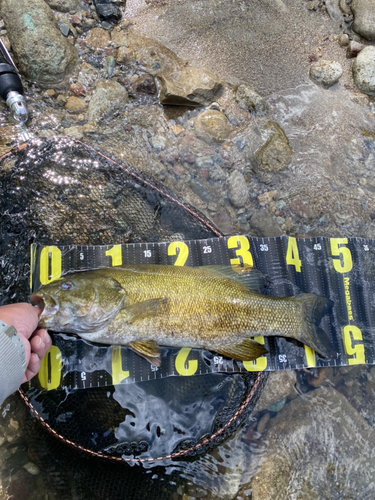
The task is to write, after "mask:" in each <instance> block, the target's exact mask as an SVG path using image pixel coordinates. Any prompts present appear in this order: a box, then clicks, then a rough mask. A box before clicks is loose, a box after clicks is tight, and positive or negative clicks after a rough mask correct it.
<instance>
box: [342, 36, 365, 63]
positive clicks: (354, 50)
mask: <svg viewBox="0 0 375 500" xmlns="http://www.w3.org/2000/svg"><path fill="white" fill-rule="evenodd" d="M364 48H365V45H363V43H358V42H356V41H355V40H351V41H350V42H349V44H348V47H347V49H346V57H347V58H348V59H351V58H352V57H357V55H358V54H359V53H360V52H361V50H363V49H364Z"/></svg>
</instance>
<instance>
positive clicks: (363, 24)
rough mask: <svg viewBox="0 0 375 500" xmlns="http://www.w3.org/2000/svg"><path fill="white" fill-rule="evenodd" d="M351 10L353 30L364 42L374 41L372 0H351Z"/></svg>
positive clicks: (374, 25)
mask: <svg viewBox="0 0 375 500" xmlns="http://www.w3.org/2000/svg"><path fill="white" fill-rule="evenodd" d="M351 9H352V11H353V14H354V21H353V30H354V31H355V32H356V33H358V35H361V36H362V37H363V38H365V39H366V40H375V2H374V0H353V2H352V4H351Z"/></svg>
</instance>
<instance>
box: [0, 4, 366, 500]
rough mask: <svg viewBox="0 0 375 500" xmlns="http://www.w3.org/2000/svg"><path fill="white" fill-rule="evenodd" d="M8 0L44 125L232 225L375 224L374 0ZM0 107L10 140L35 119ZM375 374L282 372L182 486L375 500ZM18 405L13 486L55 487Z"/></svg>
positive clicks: (1, 27) (7, 417)
mask: <svg viewBox="0 0 375 500" xmlns="http://www.w3.org/2000/svg"><path fill="white" fill-rule="evenodd" d="M0 9H1V10H0V14H1V20H0V36H1V38H2V40H3V42H4V43H5V45H6V46H7V47H8V48H9V50H10V52H11V54H12V56H13V57H14V60H15V62H16V64H17V66H18V68H19V70H20V72H21V75H22V79H23V83H24V86H25V89H26V96H27V100H28V105H29V108H30V120H29V122H28V127H27V129H28V133H29V134H31V135H32V136H34V137H49V136H54V135H70V136H73V137H75V138H78V139H80V140H82V141H84V142H87V143H89V144H92V145H94V146H97V147H99V148H100V149H101V150H102V151H104V152H106V153H109V154H111V155H113V156H114V157H117V158H118V159H119V160H121V159H124V160H126V161H127V162H128V163H129V164H131V165H134V166H135V167H137V168H138V169H139V170H140V171H142V172H144V173H146V174H148V175H151V176H152V177H154V178H156V179H157V180H159V181H162V182H163V183H164V184H165V185H166V186H167V187H169V188H171V189H173V190H174V191H175V192H177V193H178V194H180V195H181V197H182V198H184V199H185V200H186V201H188V202H190V203H191V204H193V205H195V206H196V207H197V208H199V209H200V210H201V211H203V212H204V213H205V214H206V215H207V216H208V217H209V218H210V219H212V220H213V221H214V222H215V223H216V224H217V225H218V227H219V228H220V229H221V230H222V231H223V232H224V233H226V234H230V233H247V234H251V235H254V236H277V235H281V234H288V235H293V236H297V237H303V236H318V235H322V236H341V237H348V236H357V237H364V238H371V239H374V238H375V169H374V160H375V101H374V96H375V58H374V51H375V46H374V41H375V9H374V5H373V1H372V0H352V1H351V0H325V1H319V0H285V1H282V0H241V1H238V0H226V1H225V2H224V1H222V0H200V1H199V2H197V1H195V0H187V1H185V2H183V1H179V0H128V1H127V3H126V2H125V1H123V0H112V1H104V0H103V1H98V0H97V1H95V2H94V1H91V0H46V1H44V0H2V1H1V3H0ZM0 106H1V107H0V127H1V128H0V147H1V151H7V150H9V149H10V148H11V147H12V146H14V145H15V144H17V143H18V142H19V141H22V140H23V136H22V133H23V132H22V131H21V130H20V127H19V126H18V125H17V124H16V123H15V122H14V120H13V119H12V118H11V116H10V113H9V110H8V109H7V107H6V106H5V104H1V105H0ZM373 378H374V374H373V371H372V368H370V367H363V368H358V367H356V368H352V369H351V370H348V369H344V368H340V369H330V370H321V371H319V372H311V371H310V373H305V372H303V373H297V374H296V373H293V374H285V373H282V374H275V375H272V378H271V381H270V382H269V386H268V390H267V391H266V393H265V396H264V397H265V399H264V400H263V401H261V402H260V403H259V404H260V406H259V407H258V410H257V413H256V414H255V415H254V416H253V417H251V419H249V421H248V422H247V425H246V427H245V428H244V429H243V431H242V433H239V434H237V435H236V436H235V437H233V438H232V440H231V441H230V442H229V444H228V443H227V444H226V445H224V446H222V447H220V448H219V449H218V450H216V451H215V452H213V453H212V454H209V455H207V456H205V457H204V458H202V459H200V460H198V461H197V462H194V464H192V465H191V470H190V471H189V474H191V475H192V477H194V480H190V481H187V482H186V485H185V487H184V488H182V489H180V490H179V491H178V492H177V493H176V500H177V499H178V500H180V499H181V500H190V499H194V498H207V499H209V498H210V499H214V498H218V499H219V498H220V499H234V498H238V499H248V498H252V500H258V499H266V498H276V497H277V498H296V499H303V498H327V499H328V498H337V499H339V498H358V494H359V493H358V492H360V497H361V498H373V496H374V492H373V490H372V489H371V488H372V481H371V477H372V476H373V473H374V470H373V469H374V464H375V462H374V457H373V452H372V449H373V446H372V447H371V446H370V445H371V444H372V442H373V440H374V437H373V426H374V418H373V415H374V392H373V391H374V382H373ZM267 398H268V399H267ZM17 414H18V413H17V403H16V402H15V400H14V398H10V399H9V400H8V402H7V403H6V404H5V405H4V407H3V419H2V430H3V433H2V437H1V438H0V462H1V464H2V486H1V488H2V490H0V491H1V494H2V495H3V497H4V498H10V497H11V495H13V497H15V498H17V499H20V500H23V499H25V500H27V499H34V498H35V499H37V498H38V499H39V498H45V499H47V498H48V499H50V500H51V499H54V498H55V496H54V493H53V491H51V490H50V489H49V487H47V486H46V483H45V481H44V480H43V477H42V474H41V471H40V470H39V469H38V468H37V466H36V465H35V463H33V462H32V461H31V460H30V457H29V456H28V453H27V447H26V445H25V442H24V441H23V438H22V433H21V431H20V429H19V423H18V420H17ZM301 443H302V444H301ZM281 457H282V458H283V460H281ZM321 457H324V459H322V458H321ZM353 464H355V465H353ZM212 470H215V471H216V473H215V474H214V476H215V478H214V479H213V478H212V477H211V476H210V474H211V472H209V471H212ZM210 477H211V479H210ZM328 485H329V487H328ZM19 488H20V489H19ZM72 488H73V487H72ZM72 491H73V490H72ZM275 491H277V492H278V493H277V494H276V493H275ZM74 495H75V493H72V496H71V498H79V496H77V497H76V496H74ZM275 495H276V496H275Z"/></svg>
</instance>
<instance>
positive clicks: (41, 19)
mask: <svg viewBox="0 0 375 500" xmlns="http://www.w3.org/2000/svg"><path fill="white" fill-rule="evenodd" d="M1 15H2V17H3V19H4V22H5V25H6V27H7V34H8V37H9V40H10V43H11V46H12V50H13V54H14V59H15V62H16V64H17V67H18V69H19V71H20V72H21V73H22V74H23V75H25V76H26V78H28V79H30V80H32V81H34V82H40V83H59V82H62V81H63V80H64V79H65V78H66V77H67V76H68V75H69V74H70V73H71V72H72V71H73V69H74V67H75V65H76V63H77V54H76V51H75V49H74V47H73V46H72V45H71V44H70V43H69V42H68V40H67V39H66V38H64V36H63V35H62V33H61V32H60V30H59V28H58V27H57V24H56V20H55V16H54V14H53V12H52V10H51V8H50V7H49V6H48V5H47V4H46V3H45V2H44V0H3V2H2V3H1Z"/></svg>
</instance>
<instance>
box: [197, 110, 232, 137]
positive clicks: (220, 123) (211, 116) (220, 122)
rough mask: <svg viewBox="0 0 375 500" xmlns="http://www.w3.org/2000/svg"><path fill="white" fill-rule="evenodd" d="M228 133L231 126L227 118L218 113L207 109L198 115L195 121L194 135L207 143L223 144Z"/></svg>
mask: <svg viewBox="0 0 375 500" xmlns="http://www.w3.org/2000/svg"><path fill="white" fill-rule="evenodd" d="M230 131H231V126H230V124H229V122H228V120H227V117H226V116H225V115H224V113H221V112H220V111H216V110H212V109H207V110H206V111H203V112H202V113H200V114H199V115H198V117H197V119H196V121H195V132H196V135H197V136H198V137H199V138H200V139H202V140H204V141H206V142H208V143H210V142H212V141H214V142H217V143H221V142H224V141H225V139H227V138H228V136H229V134H230Z"/></svg>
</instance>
